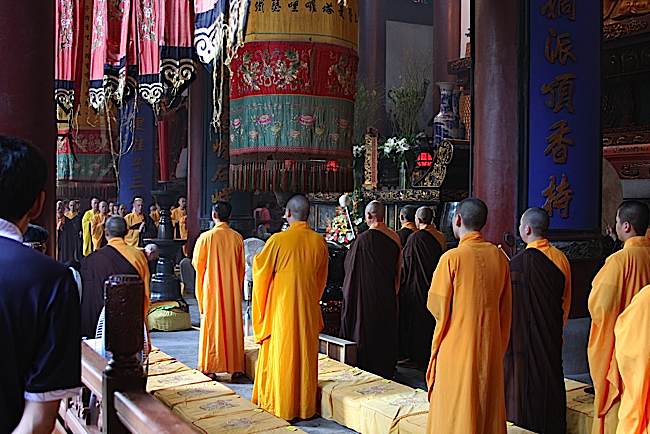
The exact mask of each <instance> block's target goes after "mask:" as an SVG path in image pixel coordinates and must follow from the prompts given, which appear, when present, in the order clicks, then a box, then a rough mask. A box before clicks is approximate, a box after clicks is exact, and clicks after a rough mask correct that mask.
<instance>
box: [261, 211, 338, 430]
mask: <svg viewBox="0 0 650 434" xmlns="http://www.w3.org/2000/svg"><path fill="white" fill-rule="evenodd" d="M328 258H329V257H328V251H327V245H326V244H325V240H324V238H323V237H322V236H320V235H319V234H317V233H316V232H314V231H312V230H311V229H310V228H309V225H308V224H307V222H294V223H292V224H291V226H290V227H289V229H288V230H287V231H285V232H281V233H278V234H275V235H273V236H272V237H271V238H269V240H268V241H267V242H266V245H265V246H264V250H262V251H261V252H260V253H259V254H258V255H257V256H256V257H255V260H254V263H253V306H252V311H253V332H254V337H255V341H256V342H257V343H259V344H260V345H261V346H260V350H259V355H258V360H257V369H256V371H255V384H254V386H253V402H254V403H255V404H258V405H259V406H260V407H262V408H263V409H264V410H267V411H269V412H270V413H273V414H275V415H276V416H278V417H280V418H282V419H286V420H291V419H294V418H296V417H299V418H302V419H307V418H310V417H312V416H313V415H314V414H315V413H316V393H317V387H318V333H319V332H320V331H321V330H322V328H323V318H322V315H321V310H320V299H321V296H322V294H323V290H324V289H325V285H326V283H327V264H328V260H329V259H328Z"/></svg>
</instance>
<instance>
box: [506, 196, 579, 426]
mask: <svg viewBox="0 0 650 434" xmlns="http://www.w3.org/2000/svg"><path fill="white" fill-rule="evenodd" d="M548 226H549V217H548V214H547V212H546V211H545V210H543V209H541V208H530V209H529V210H527V211H526V212H525V213H524V214H523V215H522V216H521V222H520V225H519V235H520V236H521V239H522V241H524V242H525V243H526V244H527V248H526V249H525V250H523V251H521V252H520V253H519V254H517V255H516V256H515V257H514V258H512V260H511V261H510V276H511V278H512V312H513V314H512V327H511V331H510V344H509V345H508V351H507V352H506V357H505V360H504V369H505V384H506V414H507V417H508V420H509V421H511V422H514V423H515V424H516V425H517V426H520V427H522V428H525V429H528V430H530V431H533V432H536V433H540V434H564V433H565V432H566V392H565V389H564V371H563V369H562V330H563V325H564V317H565V309H564V307H563V300H564V298H565V287H566V286H565V282H566V281H567V280H569V282H570V279H567V276H566V275H565V269H566V270H567V271H566V272H568V273H569V274H568V277H570V276H571V274H570V273H571V271H570V270H569V261H568V260H567V259H566V256H564V253H562V252H561V251H560V250H558V249H556V248H555V247H553V246H551V245H550V244H549V242H548V240H547V239H546V233H547V231H548ZM554 259H555V261H554ZM556 261H557V262H558V263H557V264H556V263H555V262H556ZM568 300H569V306H570V300H571V292H570V286H569V293H568ZM566 314H567V316H568V309H567V312H566Z"/></svg>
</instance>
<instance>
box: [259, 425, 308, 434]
mask: <svg viewBox="0 0 650 434" xmlns="http://www.w3.org/2000/svg"><path fill="white" fill-rule="evenodd" d="M301 432H302V433H304V432H306V431H303V430H301V429H300V428H298V427H297V426H287V427H284V428H278V429H274V430H271V431H268V433H269V434H283V433H285V434H291V433H301Z"/></svg>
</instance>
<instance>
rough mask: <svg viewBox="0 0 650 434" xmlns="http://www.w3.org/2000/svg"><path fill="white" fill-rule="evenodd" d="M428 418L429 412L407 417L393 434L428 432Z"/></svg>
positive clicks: (399, 422) (400, 421)
mask: <svg viewBox="0 0 650 434" xmlns="http://www.w3.org/2000/svg"><path fill="white" fill-rule="evenodd" d="M428 417H429V412H428V411H427V412H426V413H422V414H415V415H411V416H408V417H405V418H403V419H401V420H399V421H398V423H397V429H396V430H394V431H392V432H391V434H422V433H423V432H426V430H427V418H428Z"/></svg>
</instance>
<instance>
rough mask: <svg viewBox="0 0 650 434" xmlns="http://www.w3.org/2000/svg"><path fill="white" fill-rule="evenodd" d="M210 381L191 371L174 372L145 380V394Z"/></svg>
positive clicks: (193, 370)
mask: <svg viewBox="0 0 650 434" xmlns="http://www.w3.org/2000/svg"><path fill="white" fill-rule="evenodd" d="M209 381H210V379H209V378H208V377H206V376H205V375H203V374H202V373H200V372H199V371H197V370H195V369H192V370H190V371H182V372H175V373H173V374H165V375H156V376H155V377H149V378H147V392H149V393H152V392H156V391H158V390H162V389H169V388H171V387H178V386H184V385H186V384H197V383H206V382H209Z"/></svg>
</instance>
